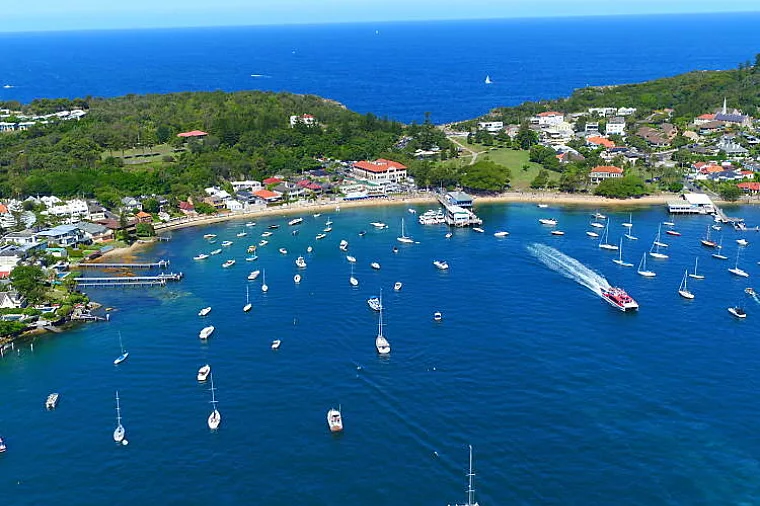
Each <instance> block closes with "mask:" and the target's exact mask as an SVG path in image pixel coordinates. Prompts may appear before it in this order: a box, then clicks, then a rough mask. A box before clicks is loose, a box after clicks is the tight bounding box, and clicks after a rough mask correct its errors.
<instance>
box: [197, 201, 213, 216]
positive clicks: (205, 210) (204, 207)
mask: <svg viewBox="0 0 760 506" xmlns="http://www.w3.org/2000/svg"><path fill="white" fill-rule="evenodd" d="M195 212H197V213H198V214H214V213H215V212H216V209H215V208H214V206H212V205H211V204H206V203H205V202H198V203H197V204H195Z"/></svg>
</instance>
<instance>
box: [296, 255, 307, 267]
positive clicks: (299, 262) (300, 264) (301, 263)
mask: <svg viewBox="0 0 760 506" xmlns="http://www.w3.org/2000/svg"><path fill="white" fill-rule="evenodd" d="M296 267H298V268H299V269H305V268H306V260H305V259H304V257H301V256H299V257H298V258H296Z"/></svg>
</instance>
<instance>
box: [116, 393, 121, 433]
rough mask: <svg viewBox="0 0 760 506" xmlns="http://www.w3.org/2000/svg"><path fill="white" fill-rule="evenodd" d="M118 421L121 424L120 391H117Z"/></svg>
mask: <svg viewBox="0 0 760 506" xmlns="http://www.w3.org/2000/svg"><path fill="white" fill-rule="evenodd" d="M116 421H117V422H118V424H119V425H121V406H119V391H118V390H117V391H116Z"/></svg>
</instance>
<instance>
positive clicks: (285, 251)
mask: <svg viewBox="0 0 760 506" xmlns="http://www.w3.org/2000/svg"><path fill="white" fill-rule="evenodd" d="M277 251H279V252H280V254H282V255H287V254H288V250H286V249H285V248H280V249H279V250H277Z"/></svg>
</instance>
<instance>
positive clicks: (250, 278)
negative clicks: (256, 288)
mask: <svg viewBox="0 0 760 506" xmlns="http://www.w3.org/2000/svg"><path fill="white" fill-rule="evenodd" d="M259 274H261V271H259V270H255V271H251V273H250V274H248V281H253V280H255V279H256V278H258V277H259Z"/></svg>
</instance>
